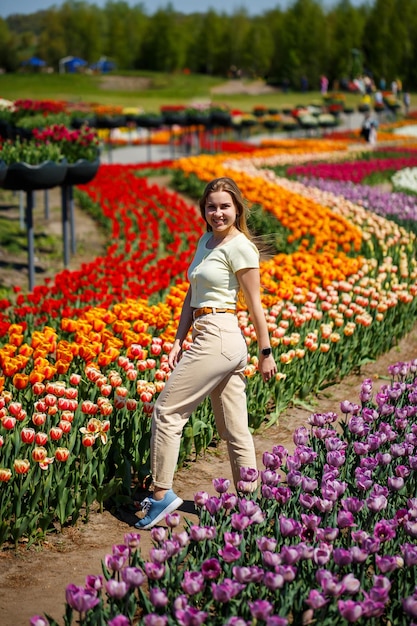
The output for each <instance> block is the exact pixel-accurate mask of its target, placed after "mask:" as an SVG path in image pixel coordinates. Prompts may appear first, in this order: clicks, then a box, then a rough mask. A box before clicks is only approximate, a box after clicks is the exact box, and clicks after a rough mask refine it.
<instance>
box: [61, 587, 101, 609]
mask: <svg viewBox="0 0 417 626" xmlns="http://www.w3.org/2000/svg"><path fill="white" fill-rule="evenodd" d="M65 600H66V602H67V604H69V606H70V607H71V608H72V609H74V610H75V611H78V612H79V613H85V612H86V611H89V610H90V609H92V608H94V607H95V606H96V605H97V604H98V603H99V602H100V600H99V598H97V592H96V591H94V590H92V589H84V587H78V586H77V585H73V584H70V585H68V586H67V588H66V590H65Z"/></svg>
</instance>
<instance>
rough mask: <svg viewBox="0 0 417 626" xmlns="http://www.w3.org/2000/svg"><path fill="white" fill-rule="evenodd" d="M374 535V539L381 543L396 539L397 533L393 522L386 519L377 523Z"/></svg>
mask: <svg viewBox="0 0 417 626" xmlns="http://www.w3.org/2000/svg"><path fill="white" fill-rule="evenodd" d="M373 534H374V537H376V538H377V539H378V540H379V541H381V542H384V541H390V540H391V539H394V537H395V535H396V532H395V527H394V524H393V522H392V521H389V520H384V519H383V520H381V521H379V522H377V523H376V524H375V526H374V533H373Z"/></svg>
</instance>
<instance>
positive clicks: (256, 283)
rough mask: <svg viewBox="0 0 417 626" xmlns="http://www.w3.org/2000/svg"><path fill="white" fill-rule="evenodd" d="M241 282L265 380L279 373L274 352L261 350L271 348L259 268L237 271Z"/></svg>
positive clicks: (260, 368) (260, 369)
mask: <svg viewBox="0 0 417 626" xmlns="http://www.w3.org/2000/svg"><path fill="white" fill-rule="evenodd" d="M236 276H237V278H238V280H239V284H240V286H241V289H242V291H243V295H244V296H245V301H246V304H247V307H248V310H249V314H250V317H251V320H252V322H253V325H254V326H255V332H256V338H257V340H258V346H259V371H260V372H261V374H262V378H263V379H264V380H269V379H270V378H272V377H273V376H275V374H276V373H277V366H276V364H275V361H274V357H273V356H272V353H271V354H270V355H269V356H264V355H263V354H262V352H261V350H263V349H264V348H270V347H271V343H270V340H269V331H268V326H267V324H266V319H265V313H264V310H263V308H262V303H261V281H260V276H259V269H258V268H247V269H243V270H239V271H238V272H237V273H236Z"/></svg>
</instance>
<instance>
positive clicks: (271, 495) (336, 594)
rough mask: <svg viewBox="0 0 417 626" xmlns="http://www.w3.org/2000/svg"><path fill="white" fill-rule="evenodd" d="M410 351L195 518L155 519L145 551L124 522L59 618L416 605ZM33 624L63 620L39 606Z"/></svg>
mask: <svg viewBox="0 0 417 626" xmlns="http://www.w3.org/2000/svg"><path fill="white" fill-rule="evenodd" d="M416 371H417V360H415V361H413V362H411V363H397V364H395V365H393V366H391V367H390V370H389V373H390V375H391V382H390V383H387V384H385V385H383V386H382V387H381V389H380V391H379V392H378V393H377V394H375V397H373V389H372V381H371V380H369V379H367V380H364V381H363V384H362V389H361V392H360V397H359V402H358V403H356V402H354V401H353V402H352V401H349V400H346V401H344V402H342V403H341V407H340V408H341V413H342V415H343V418H339V419H338V416H337V415H336V414H335V413H324V414H323V413H316V414H312V415H311V416H310V418H309V420H308V421H309V427H308V428H307V427H301V428H298V429H297V430H296V431H295V432H294V435H293V440H294V444H295V450H294V452H293V453H292V454H290V453H289V452H288V450H287V449H285V448H284V447H283V446H280V445H275V446H273V447H272V449H271V450H270V451H265V452H264V454H263V465H264V469H263V470H261V471H260V472H259V475H258V472H257V471H255V470H254V469H251V468H247V469H246V470H242V489H244V487H245V485H246V486H247V489H248V491H249V490H250V489H251V485H252V484H253V481H255V480H257V479H258V478H259V482H260V486H259V487H258V489H257V491H256V492H255V493H252V494H250V493H248V494H247V495H246V496H244V495H242V496H240V497H238V496H237V495H235V494H234V493H231V492H229V486H230V481H229V480H227V479H223V478H217V479H214V480H213V486H214V488H215V490H216V492H217V493H216V495H215V496H211V495H210V494H209V493H206V492H197V493H196V494H195V498H194V502H195V505H196V507H197V509H198V510H199V511H200V521H199V524H195V525H188V528H187V529H186V530H184V531H182V532H176V530H175V528H176V527H177V526H178V524H179V521H180V519H179V515H178V514H177V513H173V514H170V515H167V516H166V524H167V528H162V527H155V528H154V529H152V530H151V531H150V532H151V536H152V540H153V545H154V547H153V548H152V549H151V550H150V554H149V560H147V561H146V560H144V559H143V557H142V555H141V552H140V536H139V535H138V534H135V533H128V534H126V535H125V542H124V544H121V545H115V546H114V547H113V552H112V554H108V555H106V556H105V558H104V559H103V573H104V575H103V576H87V577H86V584H85V586H77V585H73V584H70V585H69V586H68V587H67V589H66V607H67V610H66V617H65V625H66V626H71V624H74V623H78V624H83V625H85V626H86V625H87V624H88V625H90V624H98V623H107V624H110V625H111V626H128V625H129V624H132V623H133V620H134V623H137V624H140V625H141V626H142V625H144V626H154V625H155V626H156V625H158V626H159V625H163V626H164V625H168V624H179V625H181V626H188V625H190V624H196V625H200V624H209V625H210V626H215V625H217V624H218V625H223V624H226V625H228V626H244V625H247V624H253V623H259V622H260V623H265V624H267V626H286V625H287V624H313V623H317V622H320V623H322V624H337V625H341V626H342V625H343V624H346V623H349V624H351V623H358V624H365V623H369V622H370V623H371V624H375V625H376V624H383V623H387V624H396V625H398V626H406V625H410V624H413V623H415V619H416V618H417V587H416V582H415V576H414V571H415V567H416V565H417V548H416V538H417V525H416V520H417V498H416V497H415V493H416V487H417V480H416V478H417V473H416V472H417V456H416V451H417V428H416V424H415V416H416V414H417V380H416ZM31 624H32V626H47V625H48V624H50V625H51V626H53V625H57V624H58V622H55V621H52V620H50V619H46V618H43V617H41V616H36V617H34V618H33V619H32V620H31Z"/></svg>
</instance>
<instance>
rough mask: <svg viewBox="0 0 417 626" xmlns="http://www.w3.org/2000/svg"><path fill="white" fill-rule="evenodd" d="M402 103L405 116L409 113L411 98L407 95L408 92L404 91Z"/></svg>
mask: <svg viewBox="0 0 417 626" xmlns="http://www.w3.org/2000/svg"><path fill="white" fill-rule="evenodd" d="M403 103H404V113H405V115H408V114H409V112H410V105H411V96H410V94H409V93H408V91H404V95H403Z"/></svg>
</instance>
